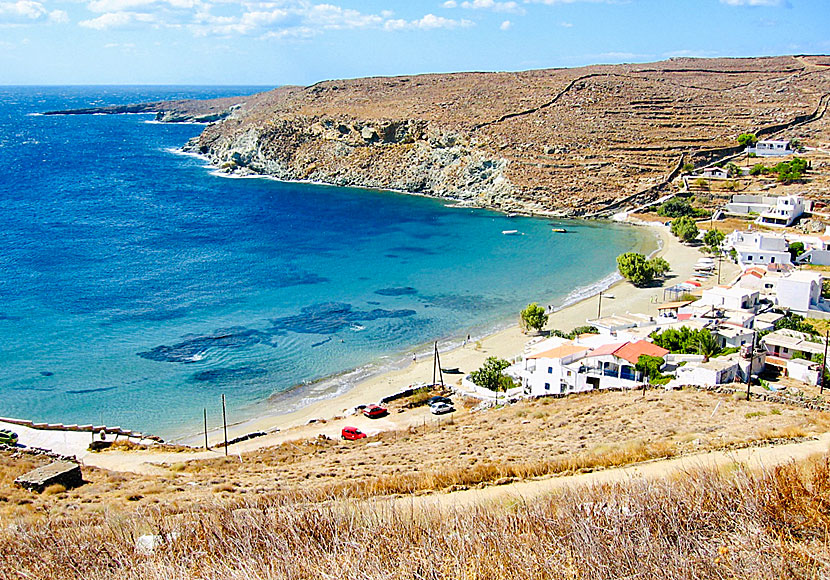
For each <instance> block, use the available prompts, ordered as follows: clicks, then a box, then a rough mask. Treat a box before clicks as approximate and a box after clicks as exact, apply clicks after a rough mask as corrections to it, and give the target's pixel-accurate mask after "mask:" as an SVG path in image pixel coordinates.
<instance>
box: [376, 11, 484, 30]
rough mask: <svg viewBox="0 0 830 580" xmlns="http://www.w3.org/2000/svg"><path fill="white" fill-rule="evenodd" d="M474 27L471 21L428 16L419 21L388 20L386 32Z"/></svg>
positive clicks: (385, 26)
mask: <svg viewBox="0 0 830 580" xmlns="http://www.w3.org/2000/svg"><path fill="white" fill-rule="evenodd" d="M469 26H473V22H471V21H470V20H463V19H462V20H453V19H452V18H444V17H443V16H436V15H435V14H427V15H425V16H424V17H423V18H419V19H418V20H401V19H398V20H387V21H386V22H385V23H384V28H385V29H386V30H403V29H406V28H411V29H420V30H434V29H436V28H449V29H452V28H466V27H469Z"/></svg>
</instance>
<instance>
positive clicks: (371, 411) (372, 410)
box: [363, 405, 389, 419]
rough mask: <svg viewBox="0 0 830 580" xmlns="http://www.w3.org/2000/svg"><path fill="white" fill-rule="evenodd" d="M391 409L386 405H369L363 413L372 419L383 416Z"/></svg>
mask: <svg viewBox="0 0 830 580" xmlns="http://www.w3.org/2000/svg"><path fill="white" fill-rule="evenodd" d="M388 412H389V411H387V409H386V407H381V406H380V405H368V406H367V407H366V408H365V409H363V414H364V415H366V416H367V417H369V418H370V419H377V418H378V417H383V416H384V415H386V414H387V413H388Z"/></svg>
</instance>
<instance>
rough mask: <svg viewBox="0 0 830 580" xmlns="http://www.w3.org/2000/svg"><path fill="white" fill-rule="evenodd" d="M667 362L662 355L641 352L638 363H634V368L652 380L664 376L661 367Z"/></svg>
mask: <svg viewBox="0 0 830 580" xmlns="http://www.w3.org/2000/svg"><path fill="white" fill-rule="evenodd" d="M665 362H666V361H665V360H664V359H663V358H662V357H659V356H651V355H648V354H641V355H640V357H639V358H638V359H637V364H635V365H634V368H635V369H636V370H637V371H638V372H641V373H643V376H645V377H648V380H650V381H651V380H654V379H659V378H660V377H662V376H663V375H662V373H660V369H661V368H662V367H663V364H664V363H665Z"/></svg>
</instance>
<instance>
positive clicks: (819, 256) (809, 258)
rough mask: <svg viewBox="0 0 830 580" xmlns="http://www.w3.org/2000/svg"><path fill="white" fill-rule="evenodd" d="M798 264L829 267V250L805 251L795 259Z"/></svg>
mask: <svg viewBox="0 0 830 580" xmlns="http://www.w3.org/2000/svg"><path fill="white" fill-rule="evenodd" d="M796 262H798V263H799V264H814V265H816V266H830V250H807V251H806V252H804V253H803V254H801V255H800V256H799V257H798V258H796Z"/></svg>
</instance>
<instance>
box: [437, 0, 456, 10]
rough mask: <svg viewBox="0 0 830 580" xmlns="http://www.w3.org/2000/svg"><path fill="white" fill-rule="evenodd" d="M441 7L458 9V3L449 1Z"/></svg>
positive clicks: (453, 0) (452, 0)
mask: <svg viewBox="0 0 830 580" xmlns="http://www.w3.org/2000/svg"><path fill="white" fill-rule="evenodd" d="M441 6H443V7H444V8H457V7H458V2H456V1H455V0H447V1H446V2H444V3H443V4H442V5H441Z"/></svg>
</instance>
